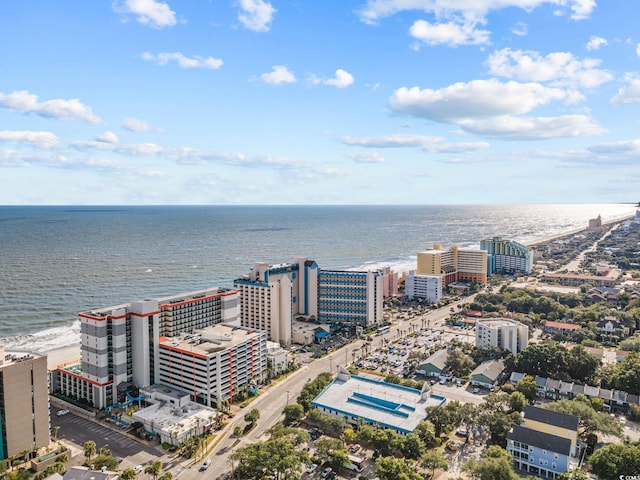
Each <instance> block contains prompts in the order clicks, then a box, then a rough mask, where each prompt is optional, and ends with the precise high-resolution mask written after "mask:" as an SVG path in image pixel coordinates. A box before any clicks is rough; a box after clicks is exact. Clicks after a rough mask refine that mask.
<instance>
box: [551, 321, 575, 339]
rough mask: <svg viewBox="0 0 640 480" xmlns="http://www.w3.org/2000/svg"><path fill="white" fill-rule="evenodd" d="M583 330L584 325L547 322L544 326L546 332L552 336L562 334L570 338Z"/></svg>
mask: <svg viewBox="0 0 640 480" xmlns="http://www.w3.org/2000/svg"><path fill="white" fill-rule="evenodd" d="M578 330H582V325H577V324H575V323H567V322H551V321H547V322H546V323H545V324H544V331H545V333H548V334H550V335H555V334H558V333H560V334H562V335H566V336H568V337H570V336H571V335H573V334H574V333H575V332H576V331H578Z"/></svg>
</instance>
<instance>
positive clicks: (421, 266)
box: [416, 245, 487, 288]
mask: <svg viewBox="0 0 640 480" xmlns="http://www.w3.org/2000/svg"><path fill="white" fill-rule="evenodd" d="M416 274H418V275H440V276H441V277H442V287H443V288H446V287H447V286H448V285H449V284H450V283H453V282H477V283H479V284H481V285H486V283H487V252H486V251H484V250H473V249H465V248H458V247H456V246H453V247H451V248H449V249H448V250H444V249H443V248H442V247H441V246H440V245H434V246H433V248H432V249H431V250H426V251H424V252H418V264H417V269H416Z"/></svg>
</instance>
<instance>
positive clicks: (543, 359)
mask: <svg viewBox="0 0 640 480" xmlns="http://www.w3.org/2000/svg"><path fill="white" fill-rule="evenodd" d="M568 356H569V351H568V350H567V349H566V348H565V347H564V346H563V345H561V344H559V343H558V342H554V341H551V340H546V341H543V342H540V343H532V344H531V345H529V346H528V347H526V348H525V349H524V350H522V351H521V352H520V353H518V354H517V355H516V357H515V359H514V361H515V370H516V371H518V372H522V373H526V374H527V375H541V376H545V377H551V378H559V379H567V378H566V376H567V374H566V371H567V358H568ZM563 376H564V377H565V378H563ZM523 393H524V392H523ZM525 395H526V394H525Z"/></svg>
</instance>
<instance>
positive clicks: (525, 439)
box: [507, 425, 571, 456]
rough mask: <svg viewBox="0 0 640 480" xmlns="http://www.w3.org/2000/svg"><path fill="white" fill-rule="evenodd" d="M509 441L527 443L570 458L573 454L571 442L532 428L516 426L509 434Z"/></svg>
mask: <svg viewBox="0 0 640 480" xmlns="http://www.w3.org/2000/svg"><path fill="white" fill-rule="evenodd" d="M507 440H513V441H515V442H520V443H525V444H527V445H531V446H533V447H537V448H541V449H543V450H547V451H550V452H554V453H560V454H562V455H566V456H569V455H570V454H571V440H569V439H568V438H562V437H559V436H557V435H551V434H549V433H544V432H539V431H537V430H533V429H531V428H526V427H521V426H520V425H514V426H513V427H512V428H511V430H510V431H509V433H507Z"/></svg>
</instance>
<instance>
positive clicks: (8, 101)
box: [0, 90, 101, 125]
mask: <svg viewBox="0 0 640 480" xmlns="http://www.w3.org/2000/svg"><path fill="white" fill-rule="evenodd" d="M0 107H5V108H8V109H10V110H14V111H17V112H21V113H35V114H36V115H40V116H41V117H48V118H55V119H57V120H81V121H83V122H86V123H90V124H93V125H96V124H98V123H100V122H101V120H100V118H99V117H97V116H96V115H94V114H93V111H92V110H91V108H90V107H87V106H86V105H83V104H82V102H80V100H78V99H77V98H72V99H71V100H61V99H54V100H47V101H46V102H41V103H40V102H38V96H37V95H34V94H32V93H29V92H28V91H26V90H20V91H15V92H12V93H9V94H4V93H1V92H0Z"/></svg>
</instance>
